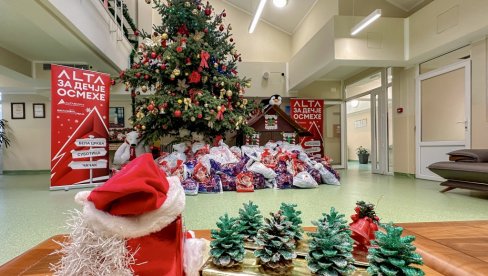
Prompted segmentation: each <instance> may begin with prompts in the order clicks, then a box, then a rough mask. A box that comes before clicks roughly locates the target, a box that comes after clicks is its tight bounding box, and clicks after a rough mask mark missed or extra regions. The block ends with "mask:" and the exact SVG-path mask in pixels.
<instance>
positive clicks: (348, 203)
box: [0, 165, 488, 264]
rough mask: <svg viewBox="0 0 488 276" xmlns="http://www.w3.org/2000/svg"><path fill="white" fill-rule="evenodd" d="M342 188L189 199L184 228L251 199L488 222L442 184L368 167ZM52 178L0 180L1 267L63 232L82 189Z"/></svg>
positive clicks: (483, 206) (347, 177) (388, 217)
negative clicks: (56, 184) (360, 203)
mask: <svg viewBox="0 0 488 276" xmlns="http://www.w3.org/2000/svg"><path fill="white" fill-rule="evenodd" d="M341 175H342V181H341V182H342V185H341V186H327V185H321V186H320V187H319V188H318V189H314V190H284V191H280V190H261V191H257V192H255V193H235V192H226V193H223V194H216V195H198V196H195V197H187V206H186V211H185V214H184V215H185V224H186V226H187V228H189V229H203V228H211V227H214V223H215V221H216V219H217V218H218V217H219V216H220V215H222V214H223V213H224V212H228V213H230V214H231V215H236V214H237V210H238V208H239V207H241V205H242V203H243V202H246V201H248V200H253V201H254V202H256V203H257V204H258V205H259V206H260V208H261V210H262V212H263V213H264V214H266V215H267V214H268V213H269V212H271V211H274V210H276V209H277V208H278V207H279V205H280V203H281V202H293V203H297V204H298V206H299V209H300V210H301V211H302V212H303V221H304V225H311V223H310V221H311V220H312V219H316V218H318V217H319V216H320V214H321V213H322V212H326V211H328V210H329V209H330V207H331V206H334V207H336V209H338V210H339V211H341V212H345V213H346V214H347V215H348V216H349V215H350V214H352V212H353V208H354V204H355V202H356V201H357V200H366V201H371V202H373V203H378V206H377V211H378V214H379V216H380V217H381V218H382V219H383V221H394V222H415V221H448V220H476V219H488V201H487V200H488V193H482V192H474V191H467V190H453V191H450V192H448V193H439V190H440V187H439V185H438V184H439V183H438V182H433V181H423V180H416V179H414V178H411V177H404V176H382V175H374V174H371V173H370V171H369V170H368V167H367V166H364V165H363V166H359V168H358V167H357V166H356V167H355V168H354V169H349V170H347V171H345V170H342V171H341ZM48 183H49V174H39V175H0V237H1V238H0V264H3V263H4V262H6V261H8V260H9V259H11V258H13V257H15V256H17V255H19V254H21V253H22V252H23V251H25V250H27V249H29V248H31V247H32V246H34V245H36V244H37V243H39V242H41V241H42V240H45V239H46V238H48V237H50V236H52V235H55V234H59V233H65V232H66V231H65V230H64V229H63V225H64V221H65V212H66V211H67V210H69V209H72V208H75V207H77V206H76V204H75V203H74V201H73V197H74V195H75V194H76V193H77V192H78V191H80V190H71V191H67V192H65V191H53V192H50V191H49V184H48Z"/></svg>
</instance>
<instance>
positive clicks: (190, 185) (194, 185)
mask: <svg viewBox="0 0 488 276" xmlns="http://www.w3.org/2000/svg"><path fill="white" fill-rule="evenodd" d="M181 186H183V190H184V191H185V194H186V195H197V194H198V182H196V181H195V180H194V179H193V178H191V177H189V178H187V179H185V180H183V182H181Z"/></svg>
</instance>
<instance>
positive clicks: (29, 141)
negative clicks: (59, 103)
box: [2, 94, 51, 171]
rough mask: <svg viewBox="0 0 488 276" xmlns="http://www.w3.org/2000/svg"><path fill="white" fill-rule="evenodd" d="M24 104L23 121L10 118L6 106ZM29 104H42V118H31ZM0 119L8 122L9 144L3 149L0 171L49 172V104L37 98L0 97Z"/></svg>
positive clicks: (31, 111)
mask: <svg viewBox="0 0 488 276" xmlns="http://www.w3.org/2000/svg"><path fill="white" fill-rule="evenodd" d="M12 102H21V103H25V119H12V118H11V108H10V103H12ZM33 103H44V104H45V110H46V118H36V119H34V118H33V108H32V104H33ZM2 109H3V118H4V119H6V120H7V121H8V126H9V129H8V135H9V138H10V139H11V145H10V147H8V148H7V149H4V150H3V169H4V171H17V170H49V169H50V157H51V152H50V151H51V141H50V138H51V103H50V101H49V99H47V98H46V97H42V96H38V95H22V94H20V95H12V94H4V95H2Z"/></svg>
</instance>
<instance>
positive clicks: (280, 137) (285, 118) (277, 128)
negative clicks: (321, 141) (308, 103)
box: [245, 105, 312, 146]
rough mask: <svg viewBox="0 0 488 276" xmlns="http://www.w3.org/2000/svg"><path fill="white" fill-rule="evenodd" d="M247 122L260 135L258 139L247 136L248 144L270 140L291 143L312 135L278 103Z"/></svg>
mask: <svg viewBox="0 0 488 276" xmlns="http://www.w3.org/2000/svg"><path fill="white" fill-rule="evenodd" d="M247 123H248V125H249V126H251V127H252V128H254V130H255V131H256V133H257V134H254V135H258V136H259V139H258V140H257V141H256V139H252V137H246V140H245V141H246V144H247V145H260V146H262V145H265V144H266V143H267V142H268V141H287V142H289V143H290V144H298V142H299V141H298V139H299V138H300V137H303V136H310V135H312V133H310V132H309V131H308V130H306V129H305V128H303V127H302V126H300V125H299V124H297V123H296V122H295V120H293V119H292V118H291V117H290V116H289V115H288V114H286V113H285V111H283V110H282V109H281V108H280V107H279V106H277V105H272V106H269V107H267V108H266V109H265V110H264V111H263V112H262V113H261V114H259V115H257V116H256V117H253V118H251V119H250V120H249V121H248V122H247ZM254 135H253V136H254ZM256 142H257V143H256ZM251 143H252V144H251Z"/></svg>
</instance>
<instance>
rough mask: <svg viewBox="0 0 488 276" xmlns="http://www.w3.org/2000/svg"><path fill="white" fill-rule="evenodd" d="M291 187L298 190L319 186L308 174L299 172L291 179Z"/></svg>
mask: <svg viewBox="0 0 488 276" xmlns="http://www.w3.org/2000/svg"><path fill="white" fill-rule="evenodd" d="M293 186H295V187H298V188H317V187H318V186H319V184H317V182H316V181H315V179H313V177H312V175H310V174H309V173H308V172H306V171H303V172H299V173H298V174H297V175H295V176H294V177H293Z"/></svg>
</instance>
